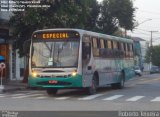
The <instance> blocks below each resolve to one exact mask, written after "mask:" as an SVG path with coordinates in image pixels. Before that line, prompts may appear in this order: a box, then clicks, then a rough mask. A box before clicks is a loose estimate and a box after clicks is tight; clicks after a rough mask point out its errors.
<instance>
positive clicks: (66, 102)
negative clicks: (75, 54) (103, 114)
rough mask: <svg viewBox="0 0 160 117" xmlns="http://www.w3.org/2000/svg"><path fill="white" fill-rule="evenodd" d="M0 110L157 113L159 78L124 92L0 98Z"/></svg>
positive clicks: (28, 92)
mask: <svg viewBox="0 0 160 117" xmlns="http://www.w3.org/2000/svg"><path fill="white" fill-rule="evenodd" d="M0 110H12V111H148V110H150V111H159V110H160V74H153V75H144V76H142V77H136V78H134V79H132V80H130V81H128V82H126V84H125V88H124V89H121V90H114V89H111V88H110V87H106V88H101V89H99V90H98V93H97V94H95V95H91V96H88V95H86V94H85V93H84V92H83V91H82V90H61V91H59V92H58V94H57V95H56V96H54V97H51V96H48V95H47V94H46V92H45V91H44V90H25V91H15V92H10V93H5V94H0Z"/></svg>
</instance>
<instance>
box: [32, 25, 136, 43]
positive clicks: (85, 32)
mask: <svg viewBox="0 0 160 117" xmlns="http://www.w3.org/2000/svg"><path fill="white" fill-rule="evenodd" d="M56 30H71V31H77V32H79V33H80V34H81V35H82V34H86V35H92V36H94V37H97V36H98V37H99V38H102V39H109V40H115V41H121V42H125V43H133V40H132V39H128V38H122V37H117V36H111V35H107V34H102V33H97V32H92V31H87V30H82V29H74V28H55V29H43V30H37V31H35V32H34V33H37V32H45V31H56Z"/></svg>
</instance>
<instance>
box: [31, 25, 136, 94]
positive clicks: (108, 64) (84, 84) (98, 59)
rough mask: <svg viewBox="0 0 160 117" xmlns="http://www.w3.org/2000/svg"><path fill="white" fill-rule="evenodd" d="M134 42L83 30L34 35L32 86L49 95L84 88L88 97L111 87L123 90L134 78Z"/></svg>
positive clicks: (50, 31)
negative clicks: (41, 89)
mask: <svg viewBox="0 0 160 117" xmlns="http://www.w3.org/2000/svg"><path fill="white" fill-rule="evenodd" d="M133 67H134V54H133V40H131V39H126V38H121V37H115V36H110V35H105V34H100V33H96V32H91V31H86V30H80V29H65V28H64V29H45V30H38V31H35V32H34V33H33V35H32V39H31V47H30V59H29V78H28V82H29V86H30V87H41V88H45V89H46V90H47V93H48V94H56V93H57V91H58V90H59V89H70V88H84V89H87V91H88V93H89V94H94V93H96V90H97V88H99V87H104V86H107V85H111V86H112V87H114V88H123V87H124V83H125V81H127V80H129V79H130V78H132V77H133V76H134V70H133Z"/></svg>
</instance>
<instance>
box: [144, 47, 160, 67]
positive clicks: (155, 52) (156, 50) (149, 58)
mask: <svg viewBox="0 0 160 117" xmlns="http://www.w3.org/2000/svg"><path fill="white" fill-rule="evenodd" d="M145 58H146V62H147V63H150V62H152V64H153V65H155V66H160V60H159V58H160V45H157V46H153V47H152V48H149V49H148V51H147V53H146V56H145Z"/></svg>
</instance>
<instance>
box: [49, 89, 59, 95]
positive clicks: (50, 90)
mask: <svg viewBox="0 0 160 117" xmlns="http://www.w3.org/2000/svg"><path fill="white" fill-rule="evenodd" d="M57 92H58V89H47V94H48V95H56V94H57Z"/></svg>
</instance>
